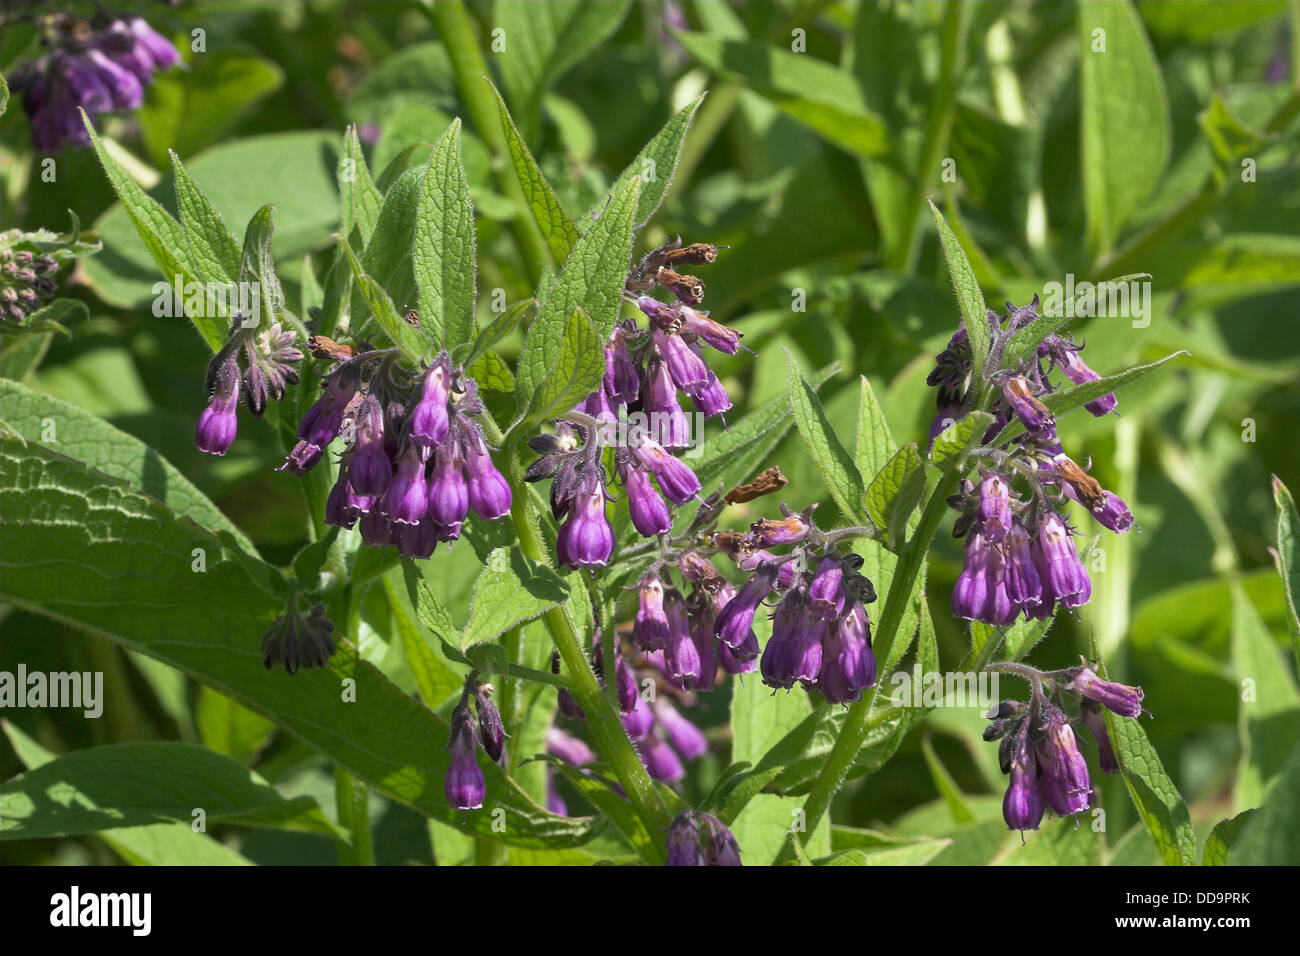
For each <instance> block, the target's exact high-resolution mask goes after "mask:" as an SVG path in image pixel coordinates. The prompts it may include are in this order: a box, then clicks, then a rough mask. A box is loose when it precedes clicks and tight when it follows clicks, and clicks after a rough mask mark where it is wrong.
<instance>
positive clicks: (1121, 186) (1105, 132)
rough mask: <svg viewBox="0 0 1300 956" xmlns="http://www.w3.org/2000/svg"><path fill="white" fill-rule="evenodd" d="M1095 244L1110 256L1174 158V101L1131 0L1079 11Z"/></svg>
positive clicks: (1090, 236)
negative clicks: (1168, 95) (1171, 156)
mask: <svg viewBox="0 0 1300 956" xmlns="http://www.w3.org/2000/svg"><path fill="white" fill-rule="evenodd" d="M1076 22H1077V25H1078V33H1079V58H1080V82H1079V95H1080V108H1079V113H1080V137H1079V138H1080V140H1081V142H1082V146H1083V155H1082V165H1083V194H1084V211H1085V213H1086V219H1087V241H1088V247H1089V249H1090V250H1091V251H1092V253H1093V255H1094V257H1100V256H1102V255H1105V254H1106V253H1108V252H1109V251H1110V250H1111V248H1112V247H1113V246H1114V243H1115V239H1116V237H1117V236H1118V235H1119V233H1120V230H1121V229H1122V228H1123V227H1124V223H1125V222H1127V221H1128V219H1129V217H1130V216H1132V215H1133V213H1134V212H1135V211H1136V210H1137V208H1138V206H1139V205H1140V204H1141V203H1142V201H1143V200H1144V199H1146V198H1147V195H1148V194H1149V193H1150V192H1151V190H1152V188H1153V187H1154V186H1155V185H1156V184H1157V183H1158V182H1159V181H1160V176H1161V174H1162V173H1163V172H1164V168H1165V163H1166V162H1168V160H1169V142H1170V126H1169V104H1168V103H1167V101H1166V99H1165V86H1164V81H1163V79H1162V78H1161V74H1160V64H1159V63H1157V62H1156V56H1155V52H1154V51H1153V50H1152V49H1151V41H1150V40H1148V39H1147V35H1146V31H1145V30H1143V28H1142V22H1141V21H1140V20H1139V19H1138V15H1137V13H1135V12H1134V10H1133V7H1132V5H1131V4H1130V3H1129V2H1128V0H1115V2H1113V3H1080V4H1078V5H1077V7H1076Z"/></svg>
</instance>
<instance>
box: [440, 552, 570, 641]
mask: <svg viewBox="0 0 1300 956" xmlns="http://www.w3.org/2000/svg"><path fill="white" fill-rule="evenodd" d="M568 596H569V589H568V587H567V586H566V585H565V583H564V581H563V580H562V579H561V578H560V576H559V575H558V574H556V573H555V572H554V571H552V570H551V569H550V568H548V567H545V566H544V565H533V564H531V563H530V562H529V561H528V559H527V558H525V557H524V555H523V552H521V551H520V550H519V549H518V548H517V547H512V548H497V549H496V550H495V551H493V552H492V553H491V554H490V555H488V559H487V562H486V563H485V564H484V565H483V571H482V572H481V573H480V574H479V576H478V580H476V581H475V582H474V598H473V600H472V602H471V603H470V609H469V621H468V622H467V623H466V625H465V630H464V631H463V632H462V633H461V648H462V649H464V648H468V647H470V646H471V645H473V644H478V643H480V642H483V641H491V640H495V639H496V638H498V637H500V636H501V635H502V634H504V633H505V632H506V631H508V630H510V629H511V628H512V627H515V626H516V625H518V624H522V623H523V622H524V621H531V620H532V619H533V618H535V617H540V616H541V615H542V614H544V613H545V612H546V611H549V610H550V609H551V608H553V607H555V606H556V605H558V604H562V603H564V601H565V599H566V598H567V597H568Z"/></svg>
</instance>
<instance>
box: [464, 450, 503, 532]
mask: <svg viewBox="0 0 1300 956" xmlns="http://www.w3.org/2000/svg"><path fill="white" fill-rule="evenodd" d="M468 444H469V454H468V455H467V456H466V458H465V475H466V477H467V478H468V479H469V504H470V507H471V508H473V509H474V511H475V512H476V513H477V514H478V515H479V516H480V517H482V518H486V519H487V520H488V521H495V520H496V519H497V518H504V517H505V516H506V515H508V514H509V513H510V505H511V503H512V502H513V500H514V498H513V495H512V494H511V492H510V483H509V482H508V481H506V479H505V475H503V474H501V472H500V471H498V470H497V467H496V465H494V464H493V463H492V456H491V455H490V454H489V453H488V450H487V446H486V445H484V444H483V441H482V439H481V438H479V437H478V436H477V435H471V436H470V437H469V439H468Z"/></svg>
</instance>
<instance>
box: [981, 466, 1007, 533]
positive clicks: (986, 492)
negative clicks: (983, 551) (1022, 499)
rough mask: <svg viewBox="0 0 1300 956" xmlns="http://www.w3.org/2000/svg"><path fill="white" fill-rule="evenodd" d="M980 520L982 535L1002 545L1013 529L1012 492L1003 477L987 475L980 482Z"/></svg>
mask: <svg viewBox="0 0 1300 956" xmlns="http://www.w3.org/2000/svg"><path fill="white" fill-rule="evenodd" d="M978 518H979V530H980V534H982V535H984V537H986V538H987V539H988V540H989V541H992V542H993V543H994V544H1001V543H1002V539H1003V538H1005V537H1006V535H1007V529H1008V528H1010V527H1011V501H1010V491H1009V490H1008V488H1007V483H1006V480H1005V479H1004V478H1003V477H1002V476H1001V475H997V474H990V475H986V476H985V477H984V479H983V480H982V481H981V482H980V488H979V513H978Z"/></svg>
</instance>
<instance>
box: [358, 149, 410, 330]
mask: <svg viewBox="0 0 1300 956" xmlns="http://www.w3.org/2000/svg"><path fill="white" fill-rule="evenodd" d="M424 172H425V167H423V166H417V167H414V168H412V169H408V170H406V172H404V173H402V174H401V175H400V176H398V177H397V179H396V181H394V183H393V185H392V186H390V187H389V188H388V192H387V193H385V194H384V204H383V206H381V207H380V209H379V219H378V220H377V221H376V222H375V231H374V234H373V235H372V236H371V237H370V242H369V243H368V244H367V245H366V248H365V251H364V252H363V253H362V254H361V257H360V258H361V265H362V269H363V271H364V272H366V273H367V274H368V275H370V276H373V277H374V279H375V281H376V282H377V283H378V284H379V287H380V288H381V289H382V290H384V291H385V292H386V293H387V294H388V296H389V298H390V299H392V300H393V301H394V302H395V303H401V304H402V306H403V307H404V308H405V307H407V306H414V305H417V304H418V303H417V300H416V296H417V295H418V292H417V290H416V287H415V270H414V265H413V260H412V256H411V250H412V248H413V247H414V245H415V223H416V214H417V211H418V209H419V205H420V192H421V189H422V188H423V180H424ZM368 308H369V306H368V303H367V302H366V299H365V297H364V296H363V295H361V293H360V290H357V292H356V294H354V295H353V297H352V322H353V327H354V328H356V327H359V325H360V324H361V321H362V320H363V319H364V318H365V317H366V315H367V309H368Z"/></svg>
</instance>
